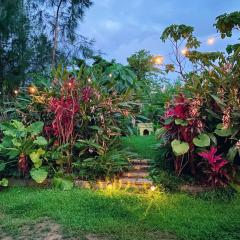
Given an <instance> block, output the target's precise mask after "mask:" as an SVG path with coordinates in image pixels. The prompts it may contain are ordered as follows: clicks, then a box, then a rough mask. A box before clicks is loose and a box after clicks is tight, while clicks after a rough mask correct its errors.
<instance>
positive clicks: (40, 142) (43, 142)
mask: <svg viewBox="0 0 240 240" xmlns="http://www.w3.org/2000/svg"><path fill="white" fill-rule="evenodd" d="M33 143H34V144H37V145H39V146H46V145H47V144H48V142H47V140H46V138H44V137H42V136H40V137H37V138H36V140H34V141H33Z"/></svg>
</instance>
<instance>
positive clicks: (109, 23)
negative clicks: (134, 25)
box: [103, 20, 122, 31]
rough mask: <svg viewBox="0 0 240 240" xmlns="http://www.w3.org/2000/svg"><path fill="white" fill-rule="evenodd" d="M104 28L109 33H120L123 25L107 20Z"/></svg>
mask: <svg viewBox="0 0 240 240" xmlns="http://www.w3.org/2000/svg"><path fill="white" fill-rule="evenodd" d="M103 26H104V28H106V29H107V30H109V31H119V30H120V29H121V27H122V25H121V23H119V22H117V21H113V20H106V21H105V22H104V23H103Z"/></svg>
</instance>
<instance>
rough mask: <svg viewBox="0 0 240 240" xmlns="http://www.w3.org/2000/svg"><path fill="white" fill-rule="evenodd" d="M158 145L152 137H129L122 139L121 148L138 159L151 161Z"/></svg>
mask: <svg viewBox="0 0 240 240" xmlns="http://www.w3.org/2000/svg"><path fill="white" fill-rule="evenodd" d="M157 143H159V141H158V140H156V138H155V136H154V135H149V136H135V135H133V136H129V137H124V138H122V146H123V148H125V149H129V150H130V151H131V152H134V153H136V154H138V156H139V157H142V158H147V159H153V158H154V157H155V156H156V154H157V152H156V150H155V145H156V144H157Z"/></svg>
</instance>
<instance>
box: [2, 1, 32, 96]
mask: <svg viewBox="0 0 240 240" xmlns="http://www.w3.org/2000/svg"><path fill="white" fill-rule="evenodd" d="M29 31H30V23H29V19H28V17H27V14H26V11H25V5H24V0H19V1H11V0H1V1H0V92H1V96H3V95H4V93H5V94H6V93H8V94H10V93H12V90H13V89H14V88H15V87H18V86H20V85H21V84H22V83H23V79H25V78H26V73H27V68H28V63H29V59H30V56H31V52H30V47H29V45H28V40H29Z"/></svg>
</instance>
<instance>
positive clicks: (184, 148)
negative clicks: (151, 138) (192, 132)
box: [171, 139, 189, 156]
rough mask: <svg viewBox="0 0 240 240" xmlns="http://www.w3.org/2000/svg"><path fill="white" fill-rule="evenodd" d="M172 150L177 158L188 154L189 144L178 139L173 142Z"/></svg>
mask: <svg viewBox="0 0 240 240" xmlns="http://www.w3.org/2000/svg"><path fill="white" fill-rule="evenodd" d="M171 146H172V150H173V152H174V154H175V155H176V156H181V155H183V154H185V153H187V152H188V150H189V144H188V143H187V142H181V141H179V140H177V139H175V140H173V141H172V142H171Z"/></svg>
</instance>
